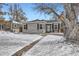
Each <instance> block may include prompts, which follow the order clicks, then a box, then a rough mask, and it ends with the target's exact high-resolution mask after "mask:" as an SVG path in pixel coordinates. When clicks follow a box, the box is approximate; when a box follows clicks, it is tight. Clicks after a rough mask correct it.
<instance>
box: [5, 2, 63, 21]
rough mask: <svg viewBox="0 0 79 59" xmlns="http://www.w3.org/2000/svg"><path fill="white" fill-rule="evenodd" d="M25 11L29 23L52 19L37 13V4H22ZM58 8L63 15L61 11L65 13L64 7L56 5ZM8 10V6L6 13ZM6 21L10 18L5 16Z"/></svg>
mask: <svg viewBox="0 0 79 59" xmlns="http://www.w3.org/2000/svg"><path fill="white" fill-rule="evenodd" d="M20 5H21V7H22V9H23V11H24V12H25V13H26V17H27V18H28V21H31V20H35V19H40V20H42V19H45V20H49V19H50V18H51V16H50V15H46V14H41V13H40V12H37V11H36V10H35V9H34V7H36V5H35V4H33V3H32V4H31V3H20ZM56 8H57V10H58V13H61V11H63V7H62V6H61V5H60V4H56ZM7 10H8V6H5V7H4V11H7ZM5 18H6V19H8V18H9V17H8V16H7V15H6V16H5Z"/></svg>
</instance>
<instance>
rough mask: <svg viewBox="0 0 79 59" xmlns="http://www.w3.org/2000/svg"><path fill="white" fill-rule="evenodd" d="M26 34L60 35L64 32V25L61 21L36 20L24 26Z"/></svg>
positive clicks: (23, 30) (23, 29)
mask: <svg viewBox="0 0 79 59" xmlns="http://www.w3.org/2000/svg"><path fill="white" fill-rule="evenodd" d="M20 30H22V32H24V33H58V32H63V24H62V23H61V22H59V21H55V20H51V21H46V20H34V21H28V22H26V23H23V24H22V29H20Z"/></svg>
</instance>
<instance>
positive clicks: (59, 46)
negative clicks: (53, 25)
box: [23, 35, 79, 56]
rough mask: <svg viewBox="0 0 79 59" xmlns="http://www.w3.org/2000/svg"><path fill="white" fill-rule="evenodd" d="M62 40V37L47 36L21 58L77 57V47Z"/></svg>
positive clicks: (78, 48) (78, 53) (78, 47)
mask: <svg viewBox="0 0 79 59" xmlns="http://www.w3.org/2000/svg"><path fill="white" fill-rule="evenodd" d="M64 40H65V39H64V37H63V36H56V35H47V36H46V37H45V38H43V39H42V40H41V41H40V42H39V43H37V44H36V45H35V46H34V47H33V48H32V49H30V50H29V51H28V52H26V53H25V54H24V55H23V56H28V55H30V56H69V55H70V56H71V55H79V46H78V45H76V44H71V43H70V42H65V41H64Z"/></svg>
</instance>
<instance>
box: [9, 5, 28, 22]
mask: <svg viewBox="0 0 79 59" xmlns="http://www.w3.org/2000/svg"><path fill="white" fill-rule="evenodd" d="M9 15H10V20H11V21H13V20H15V21H17V22H21V20H24V21H26V20H27V17H26V16H25V12H24V11H23V10H22V8H21V7H20V5H19V4H10V8H9Z"/></svg>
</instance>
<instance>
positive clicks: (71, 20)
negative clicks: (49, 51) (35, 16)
mask: <svg viewBox="0 0 79 59" xmlns="http://www.w3.org/2000/svg"><path fill="white" fill-rule="evenodd" d="M62 5H63V6H64V12H62V13H61V14H60V15H59V14H58V13H57V11H56V9H55V8H54V7H53V6H54V4H52V7H50V6H49V5H46V4H39V5H38V6H37V8H36V9H37V10H39V11H41V12H44V13H46V14H52V13H54V14H55V15H56V16H57V17H58V18H59V19H60V20H61V21H62V23H63V24H64V36H65V37H66V38H67V39H68V40H69V39H78V38H77V32H78V26H77V22H76V20H77V15H76V9H75V7H76V8H77V7H78V4H62Z"/></svg>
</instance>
